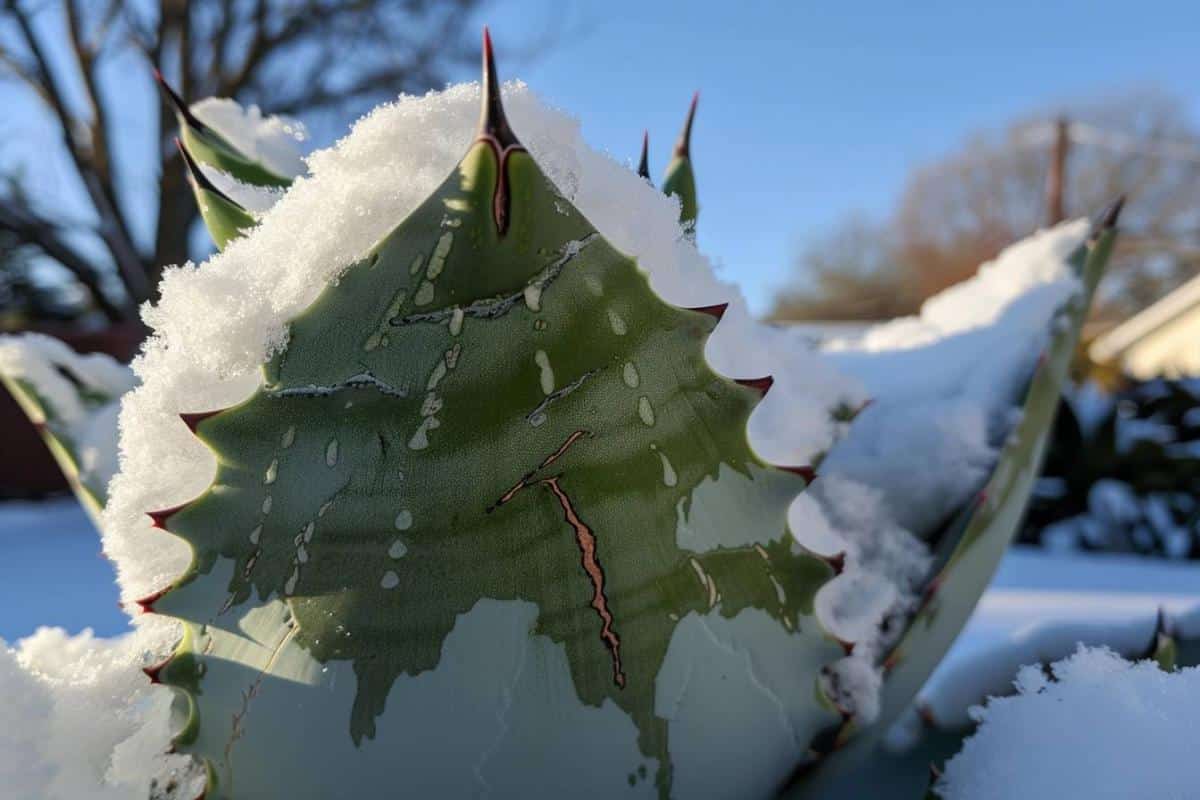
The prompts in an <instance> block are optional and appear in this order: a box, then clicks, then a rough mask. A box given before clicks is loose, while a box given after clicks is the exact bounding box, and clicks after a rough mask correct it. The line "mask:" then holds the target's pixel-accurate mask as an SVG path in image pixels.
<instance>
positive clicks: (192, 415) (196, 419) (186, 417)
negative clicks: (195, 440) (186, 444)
mask: <svg viewBox="0 0 1200 800" xmlns="http://www.w3.org/2000/svg"><path fill="white" fill-rule="evenodd" d="M220 413H221V412H220V411H196V412H185V413H183V414H180V415H179V418H180V419H181V420H183V424H184V425H187V426H188V430H190V431H191V432H192V433H195V432H196V427H197V426H198V425H199V424H200V423H201V422H203V421H204V420H206V419H208V418H209V417H211V416H214V415H216V414H220Z"/></svg>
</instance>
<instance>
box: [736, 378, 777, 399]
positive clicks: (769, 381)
mask: <svg viewBox="0 0 1200 800" xmlns="http://www.w3.org/2000/svg"><path fill="white" fill-rule="evenodd" d="M733 382H734V383H736V384H738V385H739V386H745V387H746V388H748V389H753V390H754V391H756V392H758V393H759V394H760V395H762V396H763V397H766V396H767V392H769V391H770V390H771V387H772V386H773V385H774V384H775V379H774V378H772V377H771V376H770V375H766V376H764V377H762V378H735V379H734V381H733Z"/></svg>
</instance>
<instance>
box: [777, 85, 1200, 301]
mask: <svg viewBox="0 0 1200 800" xmlns="http://www.w3.org/2000/svg"><path fill="white" fill-rule="evenodd" d="M1056 120H1064V123H1063V124H1061V125H1060V124H1059V123H1058V122H1057V121H1056ZM1056 150H1057V151H1058V152H1059V153H1061V155H1062V159H1061V161H1060V162H1059V165H1060V166H1062V167H1063V168H1064V169H1063V172H1064V173H1065V174H1064V176H1063V180H1062V182H1061V184H1060V185H1059V187H1058V188H1060V189H1061V192H1062V193H1061V211H1062V212H1063V213H1065V215H1066V216H1068V217H1069V216H1072V215H1075V216H1079V215H1086V214H1091V213H1094V212H1095V211H1096V210H1097V209H1099V208H1102V207H1103V206H1104V205H1105V204H1106V203H1108V202H1110V201H1111V200H1112V198H1114V197H1116V196H1117V195H1119V194H1121V193H1125V194H1126V195H1127V196H1128V203H1127V205H1126V210H1125V215H1124V216H1123V217H1122V219H1121V226H1122V238H1121V242H1120V243H1119V244H1118V247H1117V252H1116V253H1114V255H1113V260H1112V262H1111V264H1110V267H1109V277H1107V278H1106V279H1105V283H1104V285H1103V286H1102V290H1103V294H1102V296H1101V297H1100V298H1099V301H1100V303H1099V304H1100V308H1099V311H1098V313H1099V314H1101V315H1107V316H1110V317H1119V316H1124V315H1127V314H1129V313H1132V312H1134V311H1137V310H1139V309H1140V308H1142V307H1144V306H1145V305H1147V304H1149V303H1150V302H1153V301H1154V300H1156V299H1158V298H1159V297H1161V296H1162V295H1163V294H1165V293H1166V292H1167V291H1169V290H1170V289H1172V288H1174V287H1175V286H1177V285H1179V284H1180V283H1182V282H1183V281H1184V280H1186V279H1188V278H1190V277H1192V276H1193V275H1195V274H1196V273H1197V271H1198V270H1200V132H1198V131H1197V129H1196V127H1195V126H1194V124H1193V123H1192V122H1191V121H1190V120H1189V119H1188V116H1187V114H1186V112H1185V110H1184V109H1183V108H1182V107H1181V105H1180V104H1179V103H1178V102H1176V101H1175V100H1174V99H1172V98H1170V97H1167V96H1165V95H1162V94H1158V93H1151V92H1142V93H1136V94H1127V95H1123V96H1117V97H1112V98H1109V99H1106V100H1104V101H1101V102H1097V103H1094V104H1091V105H1086V106H1080V107H1077V108H1074V109H1073V110H1071V111H1070V113H1069V114H1067V115H1065V116H1064V115H1058V114H1043V115H1039V116H1035V117H1031V118H1029V119H1027V120H1023V121H1020V122H1018V123H1016V124H1014V125H1012V126H1010V127H1009V128H1008V129H1007V130H1005V131H1004V132H1002V133H1000V134H998V135H990V136H979V137H976V138H974V139H972V140H970V141H968V142H967V143H966V144H965V145H964V146H963V148H962V149H961V150H959V151H958V152H956V153H953V154H951V155H949V156H947V157H945V158H944V159H942V160H941V161H938V162H936V163H933V164H930V165H928V166H925V167H922V168H920V169H917V170H915V171H914V172H913V173H912V175H911V176H910V177H909V179H908V182H907V184H906V186H905V188H904V191H903V193H902V194H901V197H900V200H899V203H898V204H897V207H896V209H895V210H894V211H893V212H892V214H891V216H890V217H889V218H888V219H887V220H886V221H885V222H883V223H879V224H872V223H869V222H865V221H864V220H863V219H862V218H861V217H859V216H854V217H851V218H849V219H848V220H847V221H846V222H844V223H843V224H842V225H841V226H840V227H839V228H838V229H837V230H835V232H834V233H833V234H832V235H830V236H828V237H826V238H824V239H822V240H819V241H818V242H817V243H816V244H814V245H813V246H812V247H810V248H809V249H807V250H806V251H804V252H803V253H802V254H801V255H800V257H799V259H798V260H797V263H796V272H797V281H796V283H797V287H796V288H789V289H785V290H784V291H783V292H781V293H780V295H779V297H778V298H777V300H776V304H775V307H774V309H773V311H772V313H771V317H772V318H773V319H777V320H803V319H825V320H837V319H881V318H886V317H893V316H898V315H902V314H911V313H914V312H916V311H917V310H918V309H919V308H920V305H921V302H922V301H923V300H924V299H925V298H927V297H929V296H930V295H932V294H935V293H937V292H939V291H941V290H942V289H944V288H946V287H947V286H950V285H952V284H954V283H957V282H959V281H961V280H963V279H965V278H967V277H969V276H970V275H971V274H973V273H974V272H975V270H976V268H977V267H978V266H979V264H980V263H981V262H982V261H985V260H987V259H989V258H991V257H993V256H995V255H996V254H997V253H998V252H999V251H1000V250H1001V249H1003V248H1004V247H1005V246H1006V245H1008V244H1009V243H1011V242H1013V241H1016V240H1017V239H1020V238H1022V237H1024V236H1026V235H1028V234H1029V233H1031V232H1033V231H1034V230H1036V229H1037V228H1038V227H1040V226H1042V225H1044V224H1046V223H1047V222H1049V221H1053V220H1054V219H1055V217H1060V218H1061V215H1060V214H1059V213H1057V212H1058V211H1059V209H1056V208H1055V206H1056V205H1057V204H1056V203H1055V202H1054V191H1053V188H1054V187H1053V185H1051V186H1050V187H1049V189H1050V191H1048V186H1047V184H1048V180H1049V178H1050V176H1051V175H1052V174H1053V166H1054V162H1055V153H1056Z"/></svg>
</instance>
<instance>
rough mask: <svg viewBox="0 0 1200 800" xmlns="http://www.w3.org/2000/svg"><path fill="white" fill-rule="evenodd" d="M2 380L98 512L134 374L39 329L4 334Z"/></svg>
mask: <svg viewBox="0 0 1200 800" xmlns="http://www.w3.org/2000/svg"><path fill="white" fill-rule="evenodd" d="M0 383H3V384H4V387H5V388H6V389H7V390H8V391H9V392H10V393H11V394H12V396H13V398H15V399H16V401H17V403H18V405H20V406H21V408H22V410H24V411H25V413H26V415H28V417H29V419H30V421H32V422H33V424H34V425H35V426H36V427H37V429H38V432H39V433H40V434H41V436H42V439H43V441H45V442H46V446H47V447H49V448H50V452H51V453H52V454H53V455H54V458H55V460H56V461H57V462H58V465H59V467H60V468H61V469H62V471H63V474H64V475H66V477H67V480H68V482H69V483H70V485H71V488H72V490H73V491H74V492H75V494H76V495H77V496H78V497H79V500H80V502H81V503H82V504H83V506H84V508H85V509H87V510H88V512H89V513H90V514H92V516H93V517H95V515H96V514H97V512H98V511H99V510H100V509H102V508H103V507H104V504H105V502H106V501H107V491H108V482H109V480H111V478H112V476H113V474H114V473H115V472H116V465H117V411H118V409H119V406H120V401H121V396H122V395H124V393H125V392H127V391H128V390H130V389H132V388H133V386H134V384H135V379H134V376H133V372H132V371H131V370H130V369H129V368H128V367H126V366H125V365H123V364H121V363H120V362H118V361H117V360H115V359H113V358H111V357H109V356H107V355H104V354H102V353H92V354H90V355H86V356H85V355H79V354H78V353H76V352H75V351H73V350H71V348H70V347H68V346H67V345H65V344H63V343H62V342H60V341H59V340H57V339H55V338H53V337H50V336H45V335H42V334H38V333H27V334H23V335H20V336H2V337H0Z"/></svg>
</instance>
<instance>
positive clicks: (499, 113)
mask: <svg viewBox="0 0 1200 800" xmlns="http://www.w3.org/2000/svg"><path fill="white" fill-rule="evenodd" d="M479 135H480V136H488V137H491V138H493V139H495V140H496V143H497V144H499V145H500V148H501V149H504V148H508V147H513V146H517V145H520V142H519V141H518V140H517V137H516V135H515V134H514V133H513V131H512V127H511V126H510V125H509V124H508V117H507V116H506V115H505V113H504V104H503V102H502V101H501V97H500V78H499V77H498V75H497V74H496V54H495V50H494V49H493V48H492V34H491V32H490V31H488V28H487V26H486V25H484V26H483V104H482V108H481V109H480V114H479Z"/></svg>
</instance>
